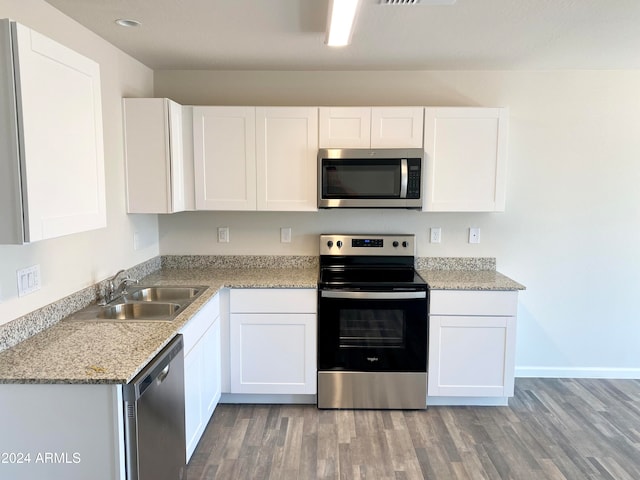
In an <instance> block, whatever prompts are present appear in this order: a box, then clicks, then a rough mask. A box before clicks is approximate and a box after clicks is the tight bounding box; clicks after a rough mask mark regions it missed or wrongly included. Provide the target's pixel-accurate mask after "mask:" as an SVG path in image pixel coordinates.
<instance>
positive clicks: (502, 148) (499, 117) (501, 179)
mask: <svg viewBox="0 0 640 480" xmlns="http://www.w3.org/2000/svg"><path fill="white" fill-rule="evenodd" d="M507 121H508V111H507V109H506V108H467V107H433V108H432V107H427V108H425V117H424V149H425V161H426V175H425V177H426V180H425V183H424V190H425V194H426V197H425V204H424V210H425V211H429V212H494V211H504V208H505V189H506V188H505V187H506V164H507Z"/></svg>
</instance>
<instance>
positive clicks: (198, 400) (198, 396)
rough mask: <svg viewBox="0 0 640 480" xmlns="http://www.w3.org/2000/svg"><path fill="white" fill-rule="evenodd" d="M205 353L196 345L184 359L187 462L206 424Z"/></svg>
mask: <svg viewBox="0 0 640 480" xmlns="http://www.w3.org/2000/svg"><path fill="white" fill-rule="evenodd" d="M203 354H204V351H203V349H202V348H199V346H196V347H194V349H193V350H191V352H189V354H188V355H187V356H186V357H185V359H184V398H185V401H184V424H185V434H186V442H187V445H186V446H187V458H186V461H187V462H188V461H189V459H190V458H191V455H192V454H193V451H194V450H195V449H196V446H197V445H198V442H199V441H200V436H201V435H202V432H203V431H204V428H205V424H206V420H205V417H204V414H203V412H204V405H203V398H204V395H203V390H204V385H203V383H202V378H203Z"/></svg>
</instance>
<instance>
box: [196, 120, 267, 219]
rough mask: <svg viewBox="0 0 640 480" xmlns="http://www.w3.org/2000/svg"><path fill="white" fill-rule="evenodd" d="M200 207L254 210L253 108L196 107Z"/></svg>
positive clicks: (197, 178)
mask: <svg viewBox="0 0 640 480" xmlns="http://www.w3.org/2000/svg"><path fill="white" fill-rule="evenodd" d="M193 142H194V143H193V155H194V171H195V183H196V185H195V195H196V209H197V210H255V209H256V155H255V144H256V143H255V108H254V107H194V108H193Z"/></svg>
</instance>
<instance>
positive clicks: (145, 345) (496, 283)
mask: <svg viewBox="0 0 640 480" xmlns="http://www.w3.org/2000/svg"><path fill="white" fill-rule="evenodd" d="M165 260H166V261H165ZM251 261H252V262H256V261H257V262H258V263H254V264H252V265H255V266H252V267H249V268H247V266H246V265H244V266H243V268H230V267H229V265H237V264H238V263H237V262H238V258H237V257H220V258H218V257H216V258H213V259H211V258H206V257H198V256H191V257H188V256H184V257H173V258H167V259H165V258H164V257H163V268H161V269H158V270H155V271H152V273H149V271H145V273H144V274H143V275H140V276H139V277H135V278H141V277H142V278H141V280H140V283H141V284H147V285H202V286H207V287H208V288H207V290H206V291H205V292H204V293H203V294H202V295H200V296H199V297H198V298H196V299H195V300H194V302H193V303H192V304H191V305H189V306H188V307H187V308H186V309H185V310H184V311H183V312H182V313H180V314H179V315H178V316H177V317H176V318H175V319H174V320H173V321H170V322H162V321H160V322H158V321H154V322H130V323H125V322H110V321H108V320H104V321H93V320H89V321H73V322H71V321H65V320H64V318H63V319H62V320H61V321H59V322H57V323H54V324H53V325H52V326H48V325H47V326H48V328H45V329H44V330H42V331H40V332H39V333H36V334H33V335H31V336H29V337H28V338H26V337H24V338H26V340H22V341H19V343H17V344H15V343H14V344H13V346H11V348H7V349H5V350H4V351H0V383H79V384H92V383H101V384H123V383H128V382H129V381H131V380H132V379H133V378H134V377H135V376H136V375H137V374H138V372H139V371H140V370H142V368H144V366H145V365H146V364H147V363H148V362H149V361H150V360H152V359H153V358H154V357H155V355H157V354H158V353H159V352H160V350H162V348H163V347H164V346H165V345H167V344H168V343H169V341H170V340H171V339H172V338H173V337H174V336H175V335H176V334H177V333H178V332H179V331H180V329H181V328H182V327H183V326H184V325H185V324H186V323H187V322H188V321H189V320H190V319H191V317H192V316H193V315H195V314H196V313H197V312H198V311H199V310H200V308H201V307H202V306H203V305H204V304H205V303H206V302H207V301H208V300H210V299H211V298H212V297H213V296H214V295H216V294H217V293H218V292H219V291H220V290H221V289H222V288H314V289H315V288H316V287H317V281H318V266H317V264H313V262H310V263H309V262H308V259H304V258H303V259H301V260H300V262H301V263H299V264H292V265H289V263H286V265H287V267H286V268H282V267H281V268H274V265H276V264H277V263H278V262H280V263H281V264H285V263H282V262H283V260H282V258H279V257H273V258H270V259H268V260H267V261H266V263H264V259H263V258H258V257H256V258H255V259H251ZM284 261H285V262H288V261H287V260H284ZM260 262H263V263H260ZM274 262H275V263H274ZM443 267H444V268H443ZM417 269H418V272H419V273H420V275H421V276H422V277H423V278H424V279H425V280H426V281H427V283H428V284H429V286H430V287H431V288H432V289H436V290H438V289H444V290H523V289H524V288H525V287H524V286H522V285H521V284H519V283H517V282H515V281H513V280H511V279H510V278H508V277H506V276H504V275H502V274H500V273H498V272H496V271H495V259H446V258H445V259H427V261H426V262H421V263H418V265H417ZM83 294H84V295H87V292H83ZM74 299H75V297H74V296H73V295H72V296H70V297H67V298H65V299H62V300H61V301H60V302H56V304H52V305H51V306H47V307H45V308H44V309H43V310H42V312H44V313H42V312H41V313H40V316H41V317H42V316H44V317H52V313H51V312H52V311H54V310H55V309H56V308H58V309H59V308H61V305H62V306H64V307H67V310H66V312H67V313H65V315H68V314H69V313H70V312H71V311H70V310H69V308H70V307H72V306H73V304H74V303H73V302H74ZM86 304H87V303H85V305H86ZM49 307H54V308H53V309H50V308H49ZM77 308H81V307H77ZM77 308H75V309H76V310H77ZM34 313H38V312H34ZM63 316H64V315H63ZM58 318H61V317H58ZM45 320H46V318H45ZM50 321H54V320H50Z"/></svg>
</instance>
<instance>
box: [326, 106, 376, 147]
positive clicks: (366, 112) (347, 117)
mask: <svg viewBox="0 0 640 480" xmlns="http://www.w3.org/2000/svg"><path fill="white" fill-rule="evenodd" d="M319 135H320V139H319V142H320V148H369V147H370V146H371V108H370V107H320V133H319Z"/></svg>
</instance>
